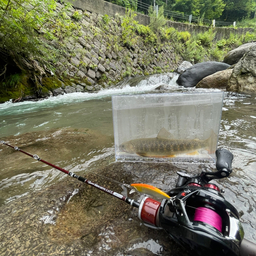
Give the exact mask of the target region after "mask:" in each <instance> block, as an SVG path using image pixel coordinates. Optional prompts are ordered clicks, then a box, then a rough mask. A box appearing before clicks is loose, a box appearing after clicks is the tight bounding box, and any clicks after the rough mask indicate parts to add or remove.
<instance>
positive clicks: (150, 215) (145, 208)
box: [138, 197, 161, 228]
mask: <svg viewBox="0 0 256 256" xmlns="http://www.w3.org/2000/svg"><path fill="white" fill-rule="evenodd" d="M160 205H161V203H160V202H158V201H156V200H154V199H152V198H150V197H144V198H143V199H142V201H141V203H140V206H139V213H138V216H139V218H140V220H142V221H143V222H144V224H145V225H146V226H150V227H151V228H158V227H159V223H158V222H159V216H158V215H159V209H160Z"/></svg>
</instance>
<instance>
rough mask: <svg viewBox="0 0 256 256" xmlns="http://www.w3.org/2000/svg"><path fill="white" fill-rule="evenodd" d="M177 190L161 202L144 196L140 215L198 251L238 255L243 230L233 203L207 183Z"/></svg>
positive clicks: (190, 248)
mask: <svg viewBox="0 0 256 256" xmlns="http://www.w3.org/2000/svg"><path fill="white" fill-rule="evenodd" d="M171 192H172V193H173V191H171ZM175 192H178V193H177V194H176V196H173V197H171V199H169V200H168V199H163V200H162V202H161V203H160V202H158V201H156V200H154V199H152V198H148V197H145V198H144V199H143V200H142V202H141V204H140V208H139V217H140V219H141V220H142V221H143V222H144V223H145V224H146V225H147V226H149V227H152V228H161V229H164V230H165V231H167V233H168V234H169V235H170V236H171V238H172V239H173V240H175V241H176V242H177V243H179V244H180V245H182V246H183V247H185V248H187V249H189V250H192V251H194V252H195V253H196V254H197V255H214V256H216V255H230V256H237V255H239V250H240V244H241V242H242V240H243V237H244V232H243V228H242V225H241V223H240V220H239V214H238V212H237V210H236V209H235V208H234V206H233V205H231V204H230V203H229V202H228V201H226V200H225V199H224V197H223V196H222V195H221V194H220V193H219V192H218V191H216V190H215V189H212V188H208V187H202V188H199V187H197V186H186V187H182V188H180V189H179V191H177V189H175Z"/></svg>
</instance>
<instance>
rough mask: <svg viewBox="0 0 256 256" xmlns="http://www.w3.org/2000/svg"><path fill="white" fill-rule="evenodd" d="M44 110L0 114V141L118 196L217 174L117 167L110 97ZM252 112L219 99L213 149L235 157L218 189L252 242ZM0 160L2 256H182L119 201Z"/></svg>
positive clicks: (45, 171)
mask: <svg viewBox="0 0 256 256" xmlns="http://www.w3.org/2000/svg"><path fill="white" fill-rule="evenodd" d="M176 89H177V88H176ZM176 89H175V87H174V89H173V91H175V90H176ZM69 97H71V98H72V97H74V98H75V97H76V96H75V95H73V96H69ZM58 100H59V99H58ZM24 104H25V103H24ZM29 104H30V103H29ZM36 104H37V103H36ZM50 105H51V103H50V101H48V103H47V107H42V108H40V107H39V108H37V109H33V110H28V109H26V108H25V107H24V108H23V109H22V108H17V109H16V110H15V109H14V107H13V105H11V107H10V108H9V110H8V108H7V110H6V111H3V112H1V110H0V116H1V120H0V123H1V127H0V132H1V140H6V141H8V142H9V143H10V144H12V145H14V146H19V147H20V148H22V149H23V150H26V151H28V152H30V153H32V154H38V155H39V156H40V157H41V158H42V159H44V160H46V161H48V162H51V163H53V164H56V165H58V166H60V167H62V168H65V169H67V170H69V171H72V172H75V173H78V174H79V175H81V176H84V177H88V178H89V179H91V180H92V181H94V182H96V183H98V184H100V185H102V186H105V187H107V188H110V189H112V190H115V191H117V192H119V193H125V191H124V190H123V188H122V187H121V185H122V184H123V183H127V184H130V183H132V182H144V183H148V184H152V185H155V186H157V187H159V188H160V189H162V190H165V191H166V190H168V189H170V187H172V186H174V184H175V181H176V177H177V176H176V172H177V171H178V170H187V171H188V172H191V173H198V172H200V171H202V170H203V169H207V170H209V169H210V170H214V166H212V165H199V166H198V165H189V166H188V165H186V164H175V165H174V164H169V163H158V164H156V163H155V164H154V163H150V164H149V163H144V164H143V163H115V162H114V146H113V144H114V139H113V125H112V110H111V100H110V98H109V97H105V98H100V99H92V100H81V101H78V102H72V101H71V99H70V98H69V101H68V102H66V103H65V102H63V104H59V105H53V106H50ZM21 106H22V104H21ZM31 106H32V105H31ZM11 108H12V110H11ZM21 109H22V112H19V111H21ZM255 113H256V99H255V96H245V95H239V94H229V93H226V95H225V100H224V105H223V114H222V121H221V127H220V135H219V146H220V147H225V148H227V149H229V150H230V151H231V152H232V153H233V154H234V162H233V173H232V175H231V176H230V178H228V179H223V180H221V181H219V185H220V187H221V188H223V189H225V191H226V192H225V194H224V196H225V197H226V199H227V200H228V201H230V202H231V203H232V204H234V206H235V207H236V208H237V209H238V211H239V212H240V213H241V215H242V217H241V219H242V222H243V226H244V229H245V236H246V238H248V239H249V240H251V241H254V242H256V237H255V229H256V210H255V209H256V202H255V197H254V194H255V192H256V187H255V182H256V159H255V153H256V137H255V130H256V114H255ZM0 159H1V170H0V191H1V196H0V204H1V207H0V229H1V233H2V234H1V235H2V238H1V243H2V245H3V246H1V248H0V254H1V255H12V253H13V252H15V253H16V254H18V253H19V254H20V255H33V254H34V255H49V254H50V253H51V254H52V255H117V256H119V255H120V256H121V255H170V253H171V254H172V255H188V253H187V252H186V251H184V250H183V249H181V248H180V247H179V246H177V245H176V244H174V243H173V242H172V241H171V240H170V239H169V238H168V237H167V235H166V234H165V233H164V232H163V231H161V230H160V231H155V230H152V229H149V228H147V227H145V226H143V225H141V224H140V222H139V220H138V218H137V213H136V211H134V210H132V209H131V208H130V207H129V206H127V205H126V204H124V203H123V202H120V201H119V200H117V199H115V198H111V197H110V196H109V195H106V194H104V193H102V192H99V191H98V190H95V189H94V188H91V187H89V186H86V185H84V184H82V183H80V182H78V181H77V180H73V179H71V178H69V177H65V175H64V174H63V173H60V172H59V171H57V170H53V169H52V168H50V167H48V166H46V165H44V164H42V163H38V162H37V161H36V160H34V159H31V158H28V157H27V156H25V155H23V154H21V153H19V152H16V151H13V150H12V149H9V148H6V146H4V145H0ZM132 196H133V197H135V198H138V197H139V195H137V194H133V195H132Z"/></svg>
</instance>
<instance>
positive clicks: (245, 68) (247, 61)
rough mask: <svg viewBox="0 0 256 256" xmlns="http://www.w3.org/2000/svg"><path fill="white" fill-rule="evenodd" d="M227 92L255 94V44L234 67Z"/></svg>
mask: <svg viewBox="0 0 256 256" xmlns="http://www.w3.org/2000/svg"><path fill="white" fill-rule="evenodd" d="M227 90H229V91H235V92H247V93H248V92H249V93H251V92H253V93H255V92H256V44H255V45H254V46H251V47H250V49H249V51H248V52H247V53H245V55H244V56H243V57H242V58H241V59H240V61H239V62H238V63H237V64H236V65H235V66H234V69H233V72H232V74H231V77H230V79H229V82H228V86H227Z"/></svg>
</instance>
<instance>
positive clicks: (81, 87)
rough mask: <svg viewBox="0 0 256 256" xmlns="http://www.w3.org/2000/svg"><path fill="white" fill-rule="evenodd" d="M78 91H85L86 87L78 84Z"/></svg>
mask: <svg viewBox="0 0 256 256" xmlns="http://www.w3.org/2000/svg"><path fill="white" fill-rule="evenodd" d="M76 91H77V92H83V91H84V87H83V86H82V85H77V86H76Z"/></svg>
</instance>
